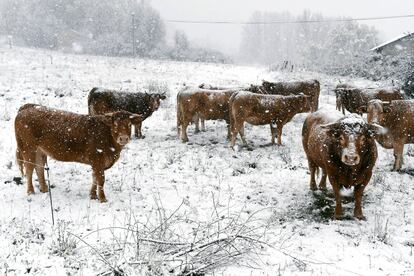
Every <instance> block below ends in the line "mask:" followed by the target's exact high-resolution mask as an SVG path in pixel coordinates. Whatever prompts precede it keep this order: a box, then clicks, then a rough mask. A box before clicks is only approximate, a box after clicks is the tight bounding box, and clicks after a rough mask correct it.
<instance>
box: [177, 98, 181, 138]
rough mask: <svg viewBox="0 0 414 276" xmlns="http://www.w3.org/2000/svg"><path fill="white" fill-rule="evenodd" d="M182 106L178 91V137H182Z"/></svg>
mask: <svg viewBox="0 0 414 276" xmlns="http://www.w3.org/2000/svg"><path fill="white" fill-rule="evenodd" d="M181 108H182V106H181V103H180V92H178V94H177V135H178V138H180V134H181V125H182V118H181V117H182V110H181Z"/></svg>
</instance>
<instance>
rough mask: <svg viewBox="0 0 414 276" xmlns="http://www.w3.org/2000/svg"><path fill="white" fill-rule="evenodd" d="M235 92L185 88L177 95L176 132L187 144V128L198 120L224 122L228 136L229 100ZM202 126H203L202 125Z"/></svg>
mask: <svg viewBox="0 0 414 276" xmlns="http://www.w3.org/2000/svg"><path fill="white" fill-rule="evenodd" d="M234 92H236V90H207V89H201V88H191V87H187V88H185V89H184V90H182V91H180V92H178V94H177V132H178V136H179V137H180V138H181V139H182V141H183V142H188V136H187V127H188V125H189V124H190V123H192V122H197V124H198V120H199V119H204V120H225V121H226V123H227V128H228V135H227V136H228V137H229V136H230V127H229V124H230V118H229V99H230V96H231V95H232V94H233V93H234ZM202 125H204V124H202Z"/></svg>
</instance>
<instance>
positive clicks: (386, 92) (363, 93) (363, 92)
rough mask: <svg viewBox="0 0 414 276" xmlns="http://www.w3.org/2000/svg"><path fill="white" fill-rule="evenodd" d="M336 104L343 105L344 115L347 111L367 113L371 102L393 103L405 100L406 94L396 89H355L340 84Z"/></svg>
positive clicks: (336, 92) (336, 90) (336, 91)
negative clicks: (376, 100)
mask: <svg viewBox="0 0 414 276" xmlns="http://www.w3.org/2000/svg"><path fill="white" fill-rule="evenodd" d="M335 94H336V102H337V105H338V103H340V104H341V108H340V109H342V113H343V114H345V109H346V110H348V111H349V112H351V113H358V114H362V113H366V112H367V109H366V107H367V104H368V102H369V101H370V100H374V99H379V100H382V101H393V100H402V99H404V93H402V92H401V91H400V90H399V89H396V88H389V89H387V88H355V87H352V86H350V85H347V84H340V85H338V86H337V88H336V89H335Z"/></svg>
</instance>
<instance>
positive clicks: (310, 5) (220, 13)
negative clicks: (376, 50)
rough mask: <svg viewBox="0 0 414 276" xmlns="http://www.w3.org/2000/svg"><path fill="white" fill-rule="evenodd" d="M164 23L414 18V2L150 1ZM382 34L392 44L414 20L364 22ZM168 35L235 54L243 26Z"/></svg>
mask: <svg viewBox="0 0 414 276" xmlns="http://www.w3.org/2000/svg"><path fill="white" fill-rule="evenodd" d="M150 1H151V3H152V5H153V6H154V7H155V8H156V9H157V10H159V12H160V13H161V16H162V17H163V18H164V19H173V20H208V21H214V20H217V21H220V20H221V21H232V20H236V21H237V20H238V21H247V20H248V19H249V17H250V15H251V14H252V13H253V12H254V11H257V10H258V11H266V12H271V11H275V12H280V11H286V10H287V11H290V12H291V13H293V14H300V13H301V12H302V11H303V10H304V9H309V10H311V11H314V12H321V13H322V14H324V15H325V16H350V17H354V18H355V17H373V16H390V15H406V14H414V0H392V1H385V0H347V1H335V0H333V1H332V0H331V1H328V0H311V1H310V0H284V1H280V0H279V1H277V0H150ZM364 23H365V24H368V25H373V26H375V27H376V28H377V29H378V30H379V31H380V39H381V40H384V41H385V40H388V39H392V38H394V37H396V36H398V35H399V34H401V33H404V32H407V31H411V32H413V31H414V18H407V19H393V20H383V21H364ZM167 29H168V33H169V35H170V37H171V34H172V33H173V32H174V30H175V29H180V30H183V31H185V32H186V33H187V35H188V37H189V38H190V40H191V41H193V42H197V43H198V44H200V45H204V46H209V47H213V48H216V49H220V50H223V51H225V52H226V53H232V52H235V51H237V50H238V49H239V42H240V35H241V29H242V26H241V25H219V24H217V25H208V24H182V23H167Z"/></svg>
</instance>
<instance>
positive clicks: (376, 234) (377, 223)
mask: <svg viewBox="0 0 414 276" xmlns="http://www.w3.org/2000/svg"><path fill="white" fill-rule="evenodd" d="M370 238H371V241H372V242H375V241H380V242H383V243H385V244H389V243H390V242H391V240H390V238H391V235H390V229H389V218H386V217H385V215H384V213H383V212H376V213H375V215H374V228H373V229H372V233H371V237H370Z"/></svg>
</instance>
